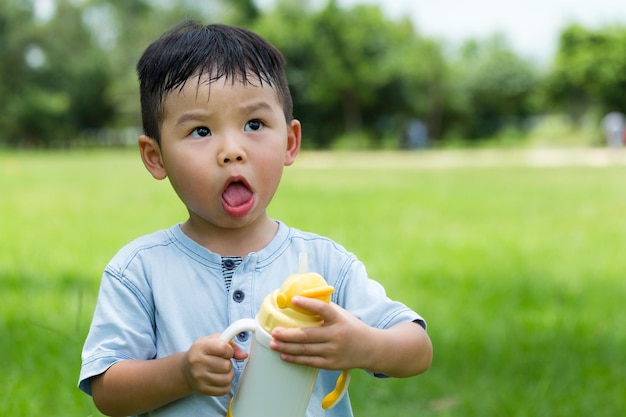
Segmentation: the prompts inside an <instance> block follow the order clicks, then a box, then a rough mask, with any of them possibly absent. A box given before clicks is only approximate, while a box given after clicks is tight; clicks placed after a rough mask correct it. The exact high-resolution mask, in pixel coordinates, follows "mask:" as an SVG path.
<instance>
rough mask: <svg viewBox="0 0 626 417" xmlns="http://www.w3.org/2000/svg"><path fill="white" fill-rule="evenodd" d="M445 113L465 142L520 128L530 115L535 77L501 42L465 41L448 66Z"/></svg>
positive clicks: (530, 69) (491, 40) (532, 71)
mask: <svg viewBox="0 0 626 417" xmlns="http://www.w3.org/2000/svg"><path fill="white" fill-rule="evenodd" d="M449 83H450V84H451V86H452V87H451V90H452V91H453V92H451V94H450V95H449V97H450V101H449V110H450V113H451V114H452V115H456V118H457V121H456V126H455V132H454V133H455V134H456V135H458V136H460V137H464V138H467V139H479V138H485V137H490V136H493V135H494V134H495V133H497V132H498V131H499V130H501V129H503V128H505V127H507V124H513V125H515V126H521V124H522V121H523V120H524V119H525V118H526V117H527V116H528V115H529V114H530V109H531V107H530V97H531V93H532V91H533V90H534V89H535V88H536V86H537V83H538V76H537V74H536V72H535V70H534V69H533V68H532V67H531V66H530V64H529V63H527V62H524V61H523V60H522V59H520V58H519V57H517V56H516V55H515V54H514V53H513V51H512V50H511V49H510V47H509V46H508V45H507V43H506V41H505V40H504V38H502V37H501V36H499V35H496V36H494V37H492V38H490V39H488V40H487V41H485V42H484V43H478V42H477V41H468V42H467V43H465V44H464V45H463V48H462V50H461V54H460V57H459V59H458V61H455V62H453V63H452V71H451V77H450V80H449Z"/></svg>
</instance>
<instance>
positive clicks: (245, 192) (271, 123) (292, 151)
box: [140, 77, 300, 228]
mask: <svg viewBox="0 0 626 417" xmlns="http://www.w3.org/2000/svg"><path fill="white" fill-rule="evenodd" d="M205 81H206V79H204V78H203V79H201V80H200V83H198V79H197V78H195V77H192V78H191V79H189V80H188V81H187V83H186V84H185V85H184V87H183V88H182V90H173V91H172V92H171V93H169V94H168V95H167V96H166V98H165V101H164V119H163V123H162V126H161V144H160V147H159V146H158V145H156V142H155V141H154V140H152V139H150V138H145V137H144V138H140V146H141V151H142V158H143V160H144V164H146V167H147V168H148V170H149V171H150V172H151V173H152V175H153V176H154V177H155V178H158V179H162V178H165V177H169V179H170V182H171V184H172V186H173V188H174V190H175V191H176V193H177V194H178V196H179V197H180V199H181V200H182V201H183V202H184V204H185V205H186V206H187V209H188V211H189V214H190V221H191V223H192V224H196V225H198V226H202V227H205V226H208V227H215V226H216V227H218V228H236V227H244V226H247V225H251V224H255V223H257V222H258V221H259V220H261V221H264V220H267V215H266V212H265V210H266V207H267V206H268V204H269V203H270V201H271V199H272V197H273V196H274V193H275V191H276V189H277V187H278V184H279V182H280V178H281V175H282V171H283V167H284V166H287V165H291V164H292V163H293V162H294V160H295V157H296V155H297V153H298V150H299V148H300V124H299V122H298V121H296V120H293V121H292V122H291V123H287V122H286V121H285V116H284V113H283V108H282V106H281V104H280V102H279V101H278V97H277V95H276V92H275V91H274V89H273V88H272V87H270V86H269V85H267V84H263V86H257V85H251V84H242V83H241V82H238V81H236V82H235V83H231V81H230V80H229V81H227V82H226V81H225V80H224V79H218V80H216V81H214V82H212V83H211V84H208V83H207V82H205ZM150 143H151V145H150Z"/></svg>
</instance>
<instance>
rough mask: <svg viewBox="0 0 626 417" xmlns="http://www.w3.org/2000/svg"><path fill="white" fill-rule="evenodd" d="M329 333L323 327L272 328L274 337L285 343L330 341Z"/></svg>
mask: <svg viewBox="0 0 626 417" xmlns="http://www.w3.org/2000/svg"><path fill="white" fill-rule="evenodd" d="M327 334H328V333H327V331H326V329H324V328H322V327H303V328H298V327H296V328H285V327H276V328H275V329H273V330H272V337H273V338H274V339H275V340H277V341H280V342H285V343H324V342H327V341H328V337H327Z"/></svg>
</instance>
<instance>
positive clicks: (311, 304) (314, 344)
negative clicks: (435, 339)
mask: <svg viewBox="0 0 626 417" xmlns="http://www.w3.org/2000/svg"><path fill="white" fill-rule="evenodd" d="M292 301H293V303H294V304H295V305H298V306H300V307H302V308H305V309H307V310H310V311H313V312H315V313H317V314H319V315H320V316H321V317H322V318H323V319H324V326H323V327H319V328H304V329H284V328H277V329H274V331H273V332H272V337H273V338H274V340H272V342H271V343H270V347H271V348H272V349H274V350H277V351H278V352H280V353H281V358H282V359H283V360H285V361H287V362H293V363H298V364H301V365H308V366H313V367H316V368H323V369H352V368H361V369H366V370H369V371H371V372H374V373H380V374H385V375H388V376H392V377H409V376H413V375H418V374H420V373H423V372H425V371H426V370H427V369H428V368H429V367H430V363H431V361H432V344H431V342H430V338H429V337H428V335H427V334H426V331H425V330H424V329H423V328H422V327H421V326H420V325H418V324H416V323H413V322H405V323H398V324H396V325H394V326H392V327H390V328H388V329H376V328H373V327H370V326H368V325H367V324H365V323H363V322H362V321H360V320H359V319H357V318H356V317H354V316H353V315H351V314H350V313H348V312H347V311H346V310H344V309H342V308H341V307H339V306H337V305H336V304H327V303H325V302H323V301H320V300H315V299H311V298H306V297H296V298H294V299H293V300H292Z"/></svg>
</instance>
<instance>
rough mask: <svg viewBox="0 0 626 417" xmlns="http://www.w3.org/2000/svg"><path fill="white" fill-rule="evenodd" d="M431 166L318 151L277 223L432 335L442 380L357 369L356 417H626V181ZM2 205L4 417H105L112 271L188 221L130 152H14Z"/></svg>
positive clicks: (292, 174)
mask: <svg viewBox="0 0 626 417" xmlns="http://www.w3.org/2000/svg"><path fill="white" fill-rule="evenodd" d="M428 157H429V156H428V155H424V154H419V153H407V154H402V155H399V154H361V155H359V154H351V153H337V154H333V155H329V156H327V157H326V158H323V157H322V156H319V155H311V154H304V155H301V157H300V161H299V162H297V163H296V165H295V166H293V167H291V168H288V169H287V170H286V172H285V175H284V179H283V184H282V186H281V188H280V190H279V192H278V193H277V195H276V198H275V200H274V202H273V203H272V205H271V206H270V209H269V210H270V213H271V215H272V216H274V217H277V218H280V219H282V220H284V221H285V222H287V223H288V224H289V225H292V226H295V227H299V228H302V229H305V230H311V231H315V232H318V233H321V234H325V235H328V236H330V237H332V238H334V239H336V240H337V241H339V242H340V243H342V244H343V245H344V246H346V247H347V248H348V249H350V250H351V251H353V252H355V253H356V254H357V255H358V256H359V257H360V258H361V259H362V260H363V261H364V262H365V263H366V265H367V266H368V269H369V272H370V275H371V276H372V277H374V278H376V279H378V280H379V281H381V282H382V283H383V284H384V285H385V286H386V287H387V289H388V292H389V294H390V295H391V296H392V297H393V298H397V299H399V300H402V301H403V302H405V303H407V304H409V305H410V306H412V307H414V308H415V309H416V310H417V311H419V312H420V313H422V314H423V315H424V316H425V318H426V319H427V321H428V324H429V334H430V336H431V338H432V340H433V343H434V348H435V359H434V363H433V366H432V368H431V369H430V370H429V371H428V372H427V373H426V374H424V375H422V376H419V377H416V378H411V379H389V380H376V379H374V378H371V377H369V376H367V375H366V374H365V373H364V372H361V371H355V372H354V376H353V382H352V385H351V389H350V393H351V397H352V402H353V406H354V409H355V415H356V416H358V417H374V416H377V417H379V416H385V417H393V416H416V415H420V416H477V417H478V416H479V417H485V416H533V417H534V416H568V417H569V416H607V417H608V416H619V415H624V414H625V412H626V383H625V381H626V356H625V353H624V352H626V308H624V302H625V300H626V280H625V279H624V277H625V276H626V275H625V274H626V272H624V271H626V256H625V255H624V250H625V249H626V166H623V165H614V166H606V167H581V166H570V167H560V168H531V167H524V166H513V165H511V166H508V165H498V166H492V167H463V166H459V167H454V168H447V169H442V168H438V167H432V166H431V165H430V164H428V163H425V162H427V158H428ZM464 157H466V158H468V160H471V158H473V157H474V155H473V154H472V153H468V154H467V155H464ZM0 191H1V195H0V236H1V237H2V238H1V239H0V318H1V320H0V334H1V335H2V336H1V337H2V343H1V345H0V389H1V390H2V393H3V395H2V396H3V400H2V401H0V415H3V416H4V415H7V416H90V415H99V414H98V413H97V411H96V410H95V407H94V406H93V405H92V403H91V400H90V398H89V397H87V396H85V395H83V394H81V393H80V392H79V391H78V390H77V389H76V388H75V385H76V379H77V375H78V370H79V367H80V350H81V347H82V342H83V339H84V337H85V335H86V332H87V328H88V325H89V321H90V318H91V313H92V310H93V307H94V303H95V297H96V294H97V289H98V283H99V279H100V275H101V272H102V269H103V268H104V265H105V264H106V262H107V261H108V260H109V259H110V257H111V256H112V255H113V254H114V253H115V251H117V250H118V249H119V248H120V247H121V246H122V245H123V244H125V243H127V242H128V241H130V240H131V239H133V238H135V237H137V236H139V235H141V234H145V233H148V232H150V231H153V230H155V229H158V228H164V227H168V226H170V225H171V224H173V223H175V222H178V221H181V220H183V219H184V209H183V208H182V207H181V205H180V203H179V202H178V200H177V198H176V196H175V195H174V193H173V191H172V190H171V189H170V187H169V184H168V183H167V182H157V181H155V180H153V179H152V178H151V177H150V176H149V174H148V173H147V172H145V170H144V169H143V167H142V166H141V163H140V161H139V159H138V156H137V154H136V153H135V152H128V151H119V152H112V151H110V152H102V151H100V152H91V153H90V152H70V153H53V154H43V153H41V154H37V153H35V154H32V153H18V154H11V153H5V154H0Z"/></svg>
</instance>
